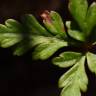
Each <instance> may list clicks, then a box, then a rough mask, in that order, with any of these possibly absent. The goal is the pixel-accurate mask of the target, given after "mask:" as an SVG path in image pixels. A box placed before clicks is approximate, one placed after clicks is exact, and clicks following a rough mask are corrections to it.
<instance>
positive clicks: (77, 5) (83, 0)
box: [69, 0, 88, 31]
mask: <svg viewBox="0 0 96 96" xmlns="http://www.w3.org/2000/svg"><path fill="white" fill-rule="evenodd" d="M87 9H88V2H87V0H70V1H69V10H70V13H71V14H72V16H73V17H74V19H75V20H76V21H77V23H78V24H79V26H80V28H81V29H82V30H83V31H85V25H86V24H85V18H86V14H87Z"/></svg>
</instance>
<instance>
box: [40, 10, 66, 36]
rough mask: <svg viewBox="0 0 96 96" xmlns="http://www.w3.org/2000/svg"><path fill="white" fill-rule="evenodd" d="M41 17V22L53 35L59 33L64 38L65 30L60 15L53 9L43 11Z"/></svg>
mask: <svg viewBox="0 0 96 96" xmlns="http://www.w3.org/2000/svg"><path fill="white" fill-rule="evenodd" d="M41 17H42V18H43V23H44V25H45V26H46V28H47V29H48V30H49V32H51V33H52V34H54V35H60V36H61V37H63V38H65V37H66V36H67V35H66V32H65V29H64V24H63V21H62V19H61V16H60V15H59V14H58V13H57V12H55V11H51V12H48V11H45V12H44V13H43V14H42V15H41Z"/></svg>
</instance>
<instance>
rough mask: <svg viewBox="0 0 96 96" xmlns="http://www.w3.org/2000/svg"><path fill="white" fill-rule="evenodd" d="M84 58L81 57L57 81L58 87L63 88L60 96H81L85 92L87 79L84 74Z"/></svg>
mask: <svg viewBox="0 0 96 96" xmlns="http://www.w3.org/2000/svg"><path fill="white" fill-rule="evenodd" d="M84 64H85V56H83V57H82V58H81V59H80V60H79V61H78V62H77V63H76V64H75V65H74V66H73V67H72V68H71V69H69V71H67V72H66V73H65V74H64V75H63V76H61V78H60V80H59V87H61V88H62V87H64V88H63V90H62V92H61V96H81V95H80V94H81V93H80V90H81V91H84V92H85V91H86V90H87V84H88V79H87V76H86V72H85V67H84Z"/></svg>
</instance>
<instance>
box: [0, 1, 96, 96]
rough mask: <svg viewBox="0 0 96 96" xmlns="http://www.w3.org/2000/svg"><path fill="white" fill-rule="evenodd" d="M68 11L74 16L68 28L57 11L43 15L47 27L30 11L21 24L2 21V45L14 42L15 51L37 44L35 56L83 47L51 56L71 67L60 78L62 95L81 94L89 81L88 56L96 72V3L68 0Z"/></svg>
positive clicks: (0, 34) (0, 27) (34, 57)
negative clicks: (65, 48) (3, 22)
mask: <svg viewBox="0 0 96 96" xmlns="http://www.w3.org/2000/svg"><path fill="white" fill-rule="evenodd" d="M69 11H70V13H71V15H72V17H73V20H72V21H66V23H65V25H66V28H67V29H66V30H65V28H64V24H63V21H62V19H61V17H60V15H59V14H58V13H57V12H55V11H51V12H48V11H45V12H44V13H43V14H42V15H41V17H42V18H43V25H44V27H43V26H42V25H41V24H40V23H39V22H38V21H37V20H36V18H35V17H34V16H33V15H31V14H26V15H24V16H23V18H22V22H21V24H20V23H19V22H18V21H16V20H13V19H8V20H7V21H5V24H4V25H3V24H0V46H1V47H3V48H8V47H11V46H14V48H15V49H14V52H13V54H14V55H18V56H19V55H22V54H24V53H25V52H26V51H28V50H30V49H31V48H35V50H34V52H32V57H33V59H35V60H37V59H41V60H45V59H48V58H49V57H50V56H52V55H53V54H54V53H55V52H56V51H58V50H59V49H60V48H63V47H67V46H71V47H75V48H78V49H79V48H81V50H78V52H75V51H71V50H70V51H66V52H62V53H61V54H60V55H59V56H58V57H54V58H53V60H52V62H53V64H54V65H57V66H59V67H61V68H66V67H70V68H69V70H68V71H67V72H66V73H64V74H63V75H62V76H61V78H60V79H59V87H60V88H63V89H62V92H61V96H81V91H83V92H85V91H86V90H87V85H88V78H87V75H86V71H85V61H86V60H87V65H88V68H89V69H90V71H91V72H94V73H95V74H96V54H95V53H94V52H93V51H92V48H93V46H95V44H96V39H95V38H96V3H95V2H93V3H92V4H91V5H90V6H88V2H87V0H69Z"/></svg>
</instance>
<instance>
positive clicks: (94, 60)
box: [87, 52, 96, 74]
mask: <svg viewBox="0 0 96 96" xmlns="http://www.w3.org/2000/svg"><path fill="white" fill-rule="evenodd" d="M87 62H88V67H89V69H90V71H92V72H94V73H95V74H96V54H93V53H91V52H88V53H87Z"/></svg>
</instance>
